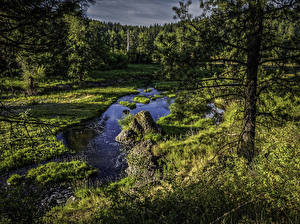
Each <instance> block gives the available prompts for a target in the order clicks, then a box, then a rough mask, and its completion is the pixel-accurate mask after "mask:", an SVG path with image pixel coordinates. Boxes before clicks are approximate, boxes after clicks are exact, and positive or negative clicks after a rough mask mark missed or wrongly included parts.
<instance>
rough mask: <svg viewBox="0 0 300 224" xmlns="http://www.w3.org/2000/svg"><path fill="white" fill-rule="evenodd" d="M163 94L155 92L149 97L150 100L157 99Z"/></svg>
mask: <svg viewBox="0 0 300 224" xmlns="http://www.w3.org/2000/svg"><path fill="white" fill-rule="evenodd" d="M163 97H164V96H162V95H157V94H155V95H154V96H150V99H151V100H156V99H158V98H163Z"/></svg>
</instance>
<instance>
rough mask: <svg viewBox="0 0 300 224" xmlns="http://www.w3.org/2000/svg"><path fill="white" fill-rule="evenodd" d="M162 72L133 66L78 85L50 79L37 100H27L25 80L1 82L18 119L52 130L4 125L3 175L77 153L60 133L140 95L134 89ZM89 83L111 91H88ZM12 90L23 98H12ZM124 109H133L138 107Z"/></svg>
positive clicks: (0, 143) (0, 137)
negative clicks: (59, 138) (121, 100)
mask: <svg viewBox="0 0 300 224" xmlns="http://www.w3.org/2000/svg"><path fill="white" fill-rule="evenodd" d="M158 69H159V66H157V65H129V66H128V68H127V69H122V70H111V71H95V72H92V74H90V76H89V77H87V78H86V80H85V81H84V82H83V83H81V84H80V83H78V82H77V81H76V80H71V79H70V80H64V79H63V78H61V77H51V78H48V79H45V80H44V81H42V82H40V83H39V90H38V95H36V96H24V94H23V93H22V92H21V91H22V86H23V81H22V79H21V78H14V79H10V78H0V85H1V90H2V91H4V92H3V93H2V92H1V95H2V96H6V97H7V99H3V100H1V102H2V103H3V104H4V106H8V107H10V108H12V109H13V111H15V113H16V114H17V116H22V117H24V116H25V117H26V116H27V117H28V118H31V119H32V118H33V119H38V120H39V121H42V122H44V123H46V124H48V127H47V131H45V129H44V128H43V127H39V126H38V125H29V126H27V127H26V128H25V127H23V126H21V125H17V124H13V125H12V127H11V126H10V124H9V123H7V122H0V152H1V153H0V173H4V172H7V171H9V170H13V169H17V168H21V167H24V166H27V165H31V164H35V163H39V162H43V161H46V160H49V159H51V158H54V157H57V156H61V155H63V154H66V153H75V151H74V150H72V149H70V148H66V147H65V146H64V145H63V144H61V143H60V142H58V141H57V140H56V137H55V135H56V133H57V132H58V131H60V130H63V129H64V128H66V127H68V126H74V125H78V124H80V123H82V122H84V121H87V120H90V119H92V118H95V117H97V116H100V115H101V113H103V112H104V111H105V110H106V109H107V108H108V107H109V106H110V105H111V104H112V103H114V102H115V101H116V100H117V99H119V98H120V97H121V96H124V95H128V94H133V93H137V91H136V90H135V88H136V87H137V86H138V85H140V84H142V83H143V82H145V80H146V81H147V80H148V81H149V80H152V79H153V76H152V75H153V73H154V72H155V71H157V70H158ZM89 83H96V84H97V83H100V84H101V85H102V84H103V85H105V86H107V87H88V84H89ZM121 86H122V87H121ZM58 87H59V88H58ZM11 89H15V90H16V89H18V90H19V92H17V93H16V94H12V93H11V92H10V90H11ZM148 100H149V99H148ZM126 106H129V107H130V108H133V107H134V103H130V104H127V105H126ZM11 128H13V129H11ZM26 129H27V130H26ZM10 130H17V131H16V132H14V133H12V132H10ZM27 132H28V133H29V135H30V138H28V134H27Z"/></svg>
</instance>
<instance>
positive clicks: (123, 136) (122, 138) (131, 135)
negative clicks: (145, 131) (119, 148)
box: [116, 129, 137, 144]
mask: <svg viewBox="0 0 300 224" xmlns="http://www.w3.org/2000/svg"><path fill="white" fill-rule="evenodd" d="M136 137H137V134H136V133H135V132H134V131H133V130H131V129H129V130H123V131H121V133H120V134H119V135H118V136H117V137H116V141H117V142H120V143H124V144H131V143H134V142H135V141H136Z"/></svg>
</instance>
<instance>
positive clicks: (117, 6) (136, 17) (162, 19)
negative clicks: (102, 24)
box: [87, 0, 198, 26]
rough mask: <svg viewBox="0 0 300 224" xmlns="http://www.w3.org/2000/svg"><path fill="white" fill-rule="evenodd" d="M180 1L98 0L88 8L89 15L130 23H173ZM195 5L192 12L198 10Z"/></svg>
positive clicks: (102, 19) (95, 17)
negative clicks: (174, 10)
mask: <svg viewBox="0 0 300 224" xmlns="http://www.w3.org/2000/svg"><path fill="white" fill-rule="evenodd" d="M194 1H195V0H194ZM196 1H198V0H196ZM178 2H179V0H96V3H95V4H94V5H91V6H90V7H89V8H88V10H87V16H88V17H89V18H92V19H97V20H100V21H106V22H108V21H110V22H119V23H121V24H128V25H145V26H147V25H151V24H164V23H171V22H174V21H175V20H174V19H173V16H174V14H175V13H174V12H173V10H172V7H173V6H178ZM194 5H195V3H194ZM194 5H193V6H192V8H191V11H192V12H194V11H195V10H196V7H194Z"/></svg>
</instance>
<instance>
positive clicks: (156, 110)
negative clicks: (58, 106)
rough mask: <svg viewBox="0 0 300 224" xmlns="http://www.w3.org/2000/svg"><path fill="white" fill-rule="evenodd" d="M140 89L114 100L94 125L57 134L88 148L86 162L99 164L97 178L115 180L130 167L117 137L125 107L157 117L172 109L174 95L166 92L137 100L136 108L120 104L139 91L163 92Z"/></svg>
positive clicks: (72, 144)
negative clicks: (170, 107)
mask: <svg viewBox="0 0 300 224" xmlns="http://www.w3.org/2000/svg"><path fill="white" fill-rule="evenodd" d="M138 90H139V91H140V93H139V94H135V95H128V96H124V97H122V98H120V99H119V100H118V101H117V102H116V103H114V104H112V105H111V106H110V107H109V108H108V109H107V110H106V111H105V112H104V113H103V114H102V116H101V117H100V119H99V120H97V121H96V122H94V123H93V124H90V126H91V125H92V126H93V127H84V128H83V127H78V128H73V129H69V130H67V131H66V132H64V133H63V134H61V135H59V136H58V138H59V139H60V140H62V141H63V142H64V144H66V145H67V146H68V147H71V148H74V149H76V150H84V149H87V150H85V157H86V159H87V162H88V163H89V164H90V165H91V166H93V167H96V168H98V170H99V173H98V178H100V179H111V180H114V179H116V178H118V176H120V175H122V173H123V171H124V170H125V168H126V167H127V163H126V160H125V152H124V150H122V146H121V144H119V143H118V142H116V141H115V138H116V136H117V135H118V134H119V133H120V132H121V128H120V126H119V124H118V120H120V119H121V118H122V117H123V116H124V115H123V111H124V110H129V111H130V113H131V114H137V113H138V112H140V111H142V110H147V111H149V112H150V113H151V115H152V117H153V119H154V120H155V121H156V120H158V119H159V118H160V117H164V116H167V115H168V114H169V113H170V110H169V105H170V104H171V103H172V102H173V99H170V98H169V97H166V96H165V97H163V98H158V99H156V100H155V101H152V100H151V101H150V103H149V104H141V103H137V104H136V109H133V110H130V109H129V108H128V107H125V106H122V105H120V104H119V102H120V101H129V102H133V98H134V97H135V96H138V95H140V96H147V97H149V96H154V95H155V94H157V95H160V92H159V91H157V90H155V89H153V88H152V91H151V92H148V93H145V92H144V89H138Z"/></svg>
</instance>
